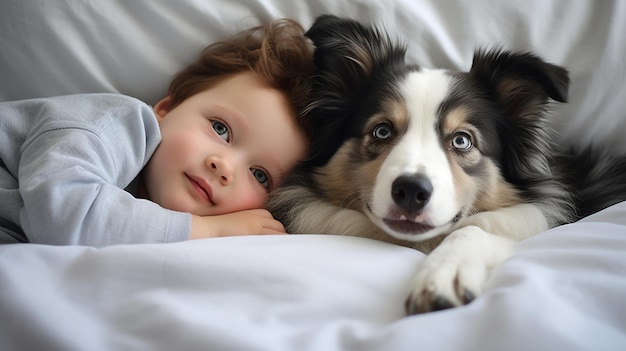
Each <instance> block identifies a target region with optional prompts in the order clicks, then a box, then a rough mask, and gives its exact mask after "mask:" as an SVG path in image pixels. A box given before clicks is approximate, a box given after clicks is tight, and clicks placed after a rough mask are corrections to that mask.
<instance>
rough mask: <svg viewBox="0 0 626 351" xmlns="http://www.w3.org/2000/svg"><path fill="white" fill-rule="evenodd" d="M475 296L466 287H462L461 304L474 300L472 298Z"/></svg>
mask: <svg viewBox="0 0 626 351" xmlns="http://www.w3.org/2000/svg"><path fill="white" fill-rule="evenodd" d="M475 298H476V295H475V294H474V293H473V292H471V291H469V290H468V289H463V296H462V300H463V304H465V305H466V304H468V303H470V302H472V301H474V299H475Z"/></svg>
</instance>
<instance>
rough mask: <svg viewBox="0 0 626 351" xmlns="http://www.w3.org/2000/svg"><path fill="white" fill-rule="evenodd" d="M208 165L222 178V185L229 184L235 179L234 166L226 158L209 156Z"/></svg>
mask: <svg viewBox="0 0 626 351" xmlns="http://www.w3.org/2000/svg"><path fill="white" fill-rule="evenodd" d="M206 162H207V166H208V167H209V169H210V170H211V171H212V172H214V173H215V175H216V176H217V177H219V179H220V183H222V185H228V184H230V183H231V182H232V181H233V178H234V177H233V168H232V166H231V165H230V164H229V163H228V162H226V161H225V160H224V159H222V158H219V157H209V158H208V159H207V161H206Z"/></svg>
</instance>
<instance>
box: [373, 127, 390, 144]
mask: <svg viewBox="0 0 626 351" xmlns="http://www.w3.org/2000/svg"><path fill="white" fill-rule="evenodd" d="M372 135H373V136H374V138H376V139H381V140H384V139H389V138H390V137H391V127H390V126H389V125H388V124H387V123H381V124H377V125H376V126H375V127H374V130H373V131H372Z"/></svg>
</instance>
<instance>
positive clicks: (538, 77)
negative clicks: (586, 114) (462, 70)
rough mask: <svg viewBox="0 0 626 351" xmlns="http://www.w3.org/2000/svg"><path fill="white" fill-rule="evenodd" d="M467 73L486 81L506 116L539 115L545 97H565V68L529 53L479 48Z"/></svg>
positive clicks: (481, 81) (546, 98)
mask: <svg viewBox="0 0 626 351" xmlns="http://www.w3.org/2000/svg"><path fill="white" fill-rule="evenodd" d="M470 75H473V76H474V77H475V79H476V81H477V82H480V84H487V85H488V86H487V87H486V88H487V89H488V90H489V91H492V92H493V93H495V94H496V98H497V100H498V101H499V102H500V103H501V104H502V106H503V107H504V108H505V114H506V115H507V116H509V117H524V116H533V115H537V114H539V115H541V114H542V113H541V112H543V111H544V110H545V105H546V104H547V103H548V101H549V99H553V100H555V101H558V102H566V101H567V92H568V88H569V83H570V80H569V74H568V72H567V70H566V69H564V68H563V67H560V66H556V65H553V64H550V63H547V62H545V61H543V60H542V59H541V58H539V57H537V56H535V55H533V54H531V53H527V52H526V53H512V52H509V51H503V50H491V51H484V50H479V51H477V52H476V53H475V54H474V60H473V63H472V68H471V70H470Z"/></svg>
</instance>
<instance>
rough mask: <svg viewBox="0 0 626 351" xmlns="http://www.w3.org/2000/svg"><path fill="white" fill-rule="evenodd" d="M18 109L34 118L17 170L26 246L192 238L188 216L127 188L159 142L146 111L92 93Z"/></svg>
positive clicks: (130, 102) (134, 104)
mask: <svg viewBox="0 0 626 351" xmlns="http://www.w3.org/2000/svg"><path fill="white" fill-rule="evenodd" d="M18 107H19V108H18ZM15 110H16V111H21V112H22V113H21V114H19V115H18V116H17V118H23V119H30V120H29V121H33V123H32V126H31V127H30V129H29V131H28V133H24V141H23V142H22V146H21V147H20V151H21V155H20V159H19V168H18V169H17V171H16V173H18V179H19V192H20V196H21V198H22V200H23V206H22V208H21V210H20V224H21V227H22V229H23V231H24V233H25V235H26V236H27V238H28V240H29V241H30V242H33V243H42V244H56V245H89V246H107V245H113V244H123V243H150V242H172V241H181V240H186V239H187V238H188V237H189V233H190V229H191V215H190V214H189V213H183V212H176V211H170V210H167V209H164V208H162V207H160V206H159V205H157V204H155V203H153V202H150V201H147V200H141V199H136V198H134V197H133V196H132V195H131V194H130V193H128V192H126V191H125V190H124V188H125V187H126V186H127V185H128V184H129V183H130V182H131V181H132V180H133V179H134V178H135V177H136V176H137V174H138V173H139V172H140V171H141V169H142V168H143V165H144V164H145V163H146V162H147V160H148V158H149V157H150V155H151V154H152V151H153V150H154V148H156V146H157V144H158V142H159V134H158V124H157V122H156V118H155V117H154V115H153V114H152V109H151V108H150V107H149V106H147V105H145V104H142V103H140V102H138V101H136V100H133V99H130V98H127V97H122V96H118V95H89V96H67V97H58V98H51V99H43V100H37V101H32V102H22V103H19V104H17V105H16V106H15ZM16 205H19V204H16Z"/></svg>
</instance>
